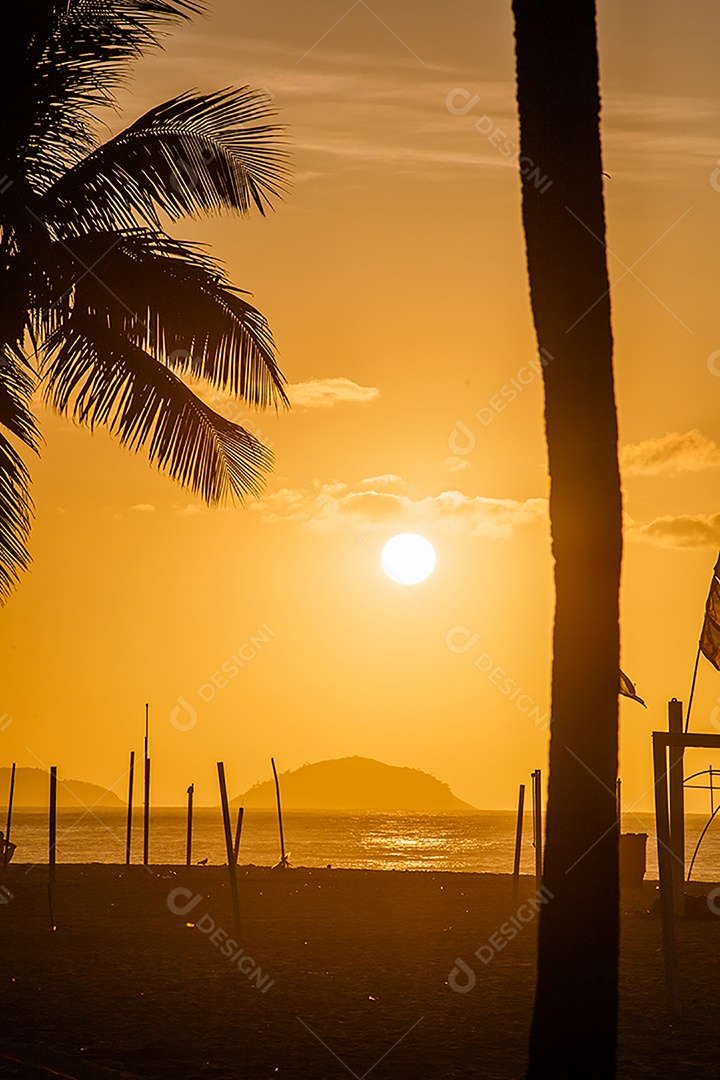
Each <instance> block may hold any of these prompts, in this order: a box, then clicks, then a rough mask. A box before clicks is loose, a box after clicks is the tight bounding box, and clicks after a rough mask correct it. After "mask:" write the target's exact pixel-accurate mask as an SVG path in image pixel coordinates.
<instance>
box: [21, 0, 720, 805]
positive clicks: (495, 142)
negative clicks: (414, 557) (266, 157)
mask: <svg viewBox="0 0 720 1080" xmlns="http://www.w3.org/2000/svg"><path fill="white" fill-rule="evenodd" d="M599 6H600V46H601V68H602V79H603V98H604V145H605V165H606V169H607V171H608V172H609V173H610V174H611V177H612V179H610V180H608V181H607V184H606V194H607V206H608V224H609V245H610V248H611V250H612V255H611V256H610V272H611V280H612V281H613V290H612V301H613V321H614V328H615V336H616V373H617V391H618V406H619V413H620V427H621V434H622V440H623V446H624V450H623V455H624V456H623V460H624V463H625V469H624V476H625V491H626V510H627V514H628V529H627V544H626V554H625V564H624V584H623V625H622V630H623V666H624V668H625V670H626V671H627V672H628V674H629V675H630V676H631V678H633V679H634V680H635V682H636V683H637V685H638V690H639V692H640V694H641V695H642V696H643V697H644V698H645V699H646V700H647V702H648V706H649V708H648V710H647V712H645V711H644V710H642V709H641V708H640V707H639V706H637V705H636V704H633V703H631V702H624V701H623V702H622V704H621V723H622V766H621V773H622V777H623V781H624V795H625V798H626V801H627V803H628V805H632V804H635V803H636V801H637V808H638V809H642V810H647V809H650V808H651V805H652V804H651V797H650V794H649V788H650V784H651V757H650V732H651V731H652V730H653V729H654V728H658V727H663V726H664V725H665V702H666V701H667V699H668V698H669V697H671V696H672V695H677V696H679V697H684V698H686V697H687V693H688V689H689V682H690V677H691V674H692V665H693V660H694V655H695V647H696V642H697V637H698V633H699V629H700V624H701V621H702V611H703V605H704V602H705V597H706V594H707V589H708V585H709V582H710V574H711V570H712V567H713V564H714V562H715V558H716V553H717V549H718V548H719V547H720V499H719V495H720V485H719V483H718V481H719V480H720V448H719V447H718V445H717V444H718V443H720V324H718V320H717V318H716V312H717V310H718V301H717V296H718V293H719V292H720V268H719V264H718V260H717V235H718V233H717V225H718V218H719V217H720V165H718V159H719V158H720V136H719V134H718V132H719V122H720V75H719V74H718V68H717V58H716V43H717V40H718V39H719V38H720V10H718V9H717V7H716V5H715V4H713V3H710V2H705V0H698V2H696V3H695V4H693V5H692V6H691V8H690V9H685V8H682V9H681V8H680V7H679V6H678V5H677V4H670V3H667V2H657V0H654V2H653V3H650V2H649V0H635V2H634V3H633V4H632V5H627V4H624V3H621V2H620V0H613V2H612V3H605V2H603V0H600V5H599ZM439 10H440V9H439V7H438V5H437V4H430V3H428V2H425V0H423V2H416V3H414V4H412V5H408V4H403V3H401V2H400V0H382V2H378V3H375V4H372V5H367V4H364V3H362V2H360V3H357V4H356V5H355V6H354V7H349V6H348V5H346V4H345V3H344V2H340V3H337V2H334V0H333V2H330V0H317V2H313V3H304V4H302V5H298V4H297V3H290V2H288V0H276V2H274V3H273V4H266V3H236V2H234V0H218V2H216V3H215V5H214V12H213V14H212V15H211V16H210V17H209V18H207V19H205V20H202V21H199V22H196V23H195V24H193V25H192V26H190V27H187V28H184V29H183V30H181V31H179V32H177V33H175V34H174V35H173V36H172V37H171V38H169V39H168V42H167V51H166V52H165V54H162V55H155V56H152V57H149V58H147V59H146V60H144V61H143V62H142V64H141V65H140V66H139V67H138V69H137V77H136V80H135V82H134V83H133V85H132V92H127V93H124V94H123V95H122V98H121V105H122V112H121V115H120V116H119V117H114V116H111V117H110V118H109V119H108V123H109V124H110V128H111V130H112V131H115V130H119V129H120V128H121V127H123V126H125V125H126V124H127V123H129V122H130V121H131V120H132V119H134V117H135V116H136V115H138V114H139V113H140V112H142V111H144V110H145V109H146V108H148V107H149V106H150V105H152V104H154V103H155V102H157V101H159V100H161V99H163V98H167V97H170V96H171V95H173V94H175V93H177V92H179V91H181V90H184V89H186V88H189V87H191V86H198V87H199V88H200V89H202V90H211V89H214V88H217V87H220V86H224V85H229V84H236V85H237V84H243V83H251V84H253V85H256V86H264V87H266V88H267V90H268V91H269V92H270V93H272V94H273V95H274V97H275V101H276V104H277V106H278V107H279V110H280V114H281V118H282V120H283V122H284V123H286V124H287V126H288V128H289V132H290V137H291V142H292V146H293V158H294V171H295V176H296V180H295V185H294V189H293V191H292V193H291V195H290V196H289V197H288V199H287V201H286V202H285V204H284V205H281V206H279V207H278V209H277V212H276V213H275V214H273V215H272V216H270V217H269V218H268V219H267V220H262V219H260V218H254V219H252V220H250V221H240V220H235V219H232V218H222V219H214V220H210V219H205V220H202V221H198V222H180V223H179V224H178V225H177V226H176V228H175V229H174V231H175V233H176V235H178V236H181V237H186V238H189V239H194V240H203V241H206V242H208V243H210V244H211V246H212V250H213V252H214V254H216V255H217V256H219V257H221V258H222V259H223V260H225V261H226V263H227V265H228V268H229V270H230V273H231V276H232V277H233V279H234V281H235V282H236V284H238V285H239V286H240V287H243V288H246V289H250V290H252V292H253V293H254V294H255V300H256V302H257V304H258V306H259V307H260V308H261V310H262V311H264V312H265V313H266V314H267V316H268V318H269V319H270V322H271V325H272V327H273V330H274V332H275V335H276V338H277V340H278V343H279V346H280V353H281V362H282V366H283V369H284V371H285V373H286V375H287V377H288V379H289V380H290V382H291V383H292V384H293V387H294V389H293V391H292V396H293V399H294V401H295V403H296V404H295V409H294V411H293V412H292V413H291V414H286V415H283V416H282V417H280V418H279V419H276V418H275V417H274V416H272V415H269V414H260V415H255V416H253V417H252V418H251V419H252V421H253V423H254V424H255V425H256V430H259V432H260V434H261V437H263V438H264V439H265V440H266V441H270V442H272V444H273V445H274V449H275V453H276V458H277V461H276V469H275V473H274V475H273V476H272V477H271V479H270V482H269V485H268V488H267V492H266V494H265V496H264V497H263V499H262V500H261V501H260V502H259V503H256V504H255V505H252V506H249V507H248V508H247V509H242V508H237V509H232V510H227V511H220V512H218V511H213V512H210V511H208V510H206V509H204V508H203V507H202V506H201V505H199V504H198V503H197V502H196V501H195V500H194V499H193V498H191V497H189V496H188V495H187V494H186V493H184V492H182V491H181V490H180V489H179V488H177V487H176V486H174V485H173V484H172V483H171V482H170V481H169V480H167V479H165V478H163V477H162V476H160V475H159V474H157V473H156V472H154V471H153V470H152V469H151V468H150V467H149V466H148V465H146V463H145V462H144V460H143V459H142V458H134V457H132V456H130V455H129V454H128V453H127V452H125V451H123V450H121V449H120V448H119V447H118V446H117V445H116V444H114V443H113V442H112V441H111V440H110V439H109V438H108V437H107V436H106V435H105V434H104V433H99V434H96V435H94V436H90V435H89V434H88V433H86V432H83V431H80V430H78V429H77V428H73V427H72V426H71V425H70V424H69V423H68V422H66V421H64V420H60V419H59V418H57V417H53V416H50V415H47V414H43V430H44V435H45V440H46V444H45V448H44V451H43V456H42V460H41V461H40V462H39V463H34V464H33V474H34V478H35V484H36V486H35V498H36V503H37V521H36V525H35V530H34V534H33V539H32V552H33V557H34V566H33V569H32V572H31V573H30V574H29V575H27V576H26V577H25V579H24V581H23V584H22V587H21V589H20V590H19V592H18V593H17V594H16V596H14V597H13V599H12V600H11V601H10V602H9V604H8V605H7V607H6V608H5V609H4V611H3V612H2V613H0V632H1V634H2V647H3V650H4V655H5V656H6V657H7V658H8V662H7V664H6V673H5V678H4V680H3V696H2V701H1V702H0V713H4V714H6V719H5V720H3V721H2V724H4V725H5V726H4V728H3V730H2V731H1V732H0V738H1V739H2V744H1V745H2V763H9V762H10V761H12V760H16V761H17V762H18V763H19V764H23V765H38V764H41V763H42V764H50V763H52V764H57V765H58V766H59V769H60V771H61V774H63V775H65V776H73V777H76V778H80V779H88V780H95V781H97V782H100V783H103V784H105V785H107V786H111V785H113V783H114V782H115V781H116V780H118V778H121V777H123V775H124V772H125V768H126V763H127V756H128V752H129V750H130V749H131V748H134V749H135V750H136V751H137V752H139V751H140V750H141V740H142V726H143V715H144V702H145V701H146V700H149V701H150V705H151V722H152V752H153V762H154V765H153V768H154V780H153V788H154V799H155V801H156V802H157V803H165V804H170V803H176V802H177V803H179V802H181V801H182V800H183V798H184V792H185V789H186V788H187V786H188V784H189V783H190V782H194V783H195V784H196V790H197V795H198V800H199V802H201V803H203V802H204V803H212V802H214V801H215V800H216V780H215V765H214V763H215V761H216V760H217V759H218V758H224V759H225V761H226V768H227V772H228V777H229V782H230V787H231V789H232V793H233V794H234V793H236V792H237V791H240V790H242V789H244V788H246V787H248V786H249V785H250V784H252V783H253V782H254V781H255V780H257V779H259V778H265V777H267V775H268V773H269V758H270V755H271V754H273V755H274V756H275V758H276V761H277V762H278V765H279V767H280V768H281V769H289V768H296V767H297V766H299V765H302V764H303V763H304V762H306V761H314V760H319V759H322V758H327V757H337V756H343V755H346V754H355V753H357V754H362V755H366V756H370V757H376V758H379V759H381V760H383V761H386V762H389V763H391V764H401V765H411V766H415V767H418V768H421V769H424V770H427V771H430V772H433V773H435V775H437V776H438V777H440V778H441V779H443V780H447V781H448V782H449V783H450V784H451V786H452V788H453V790H454V791H455V793H456V794H457V795H458V796H459V797H460V798H462V799H465V800H467V801H469V802H471V803H473V804H475V805H477V806H481V807H509V806H511V805H512V804H513V803H514V801H515V797H516V790H517V784H518V783H519V782H521V781H527V780H528V775H529V773H530V771H531V770H532V769H533V768H536V767H538V766H542V767H543V768H544V767H545V762H546V753H547V746H546V741H547V730H546V726H545V725H544V724H543V723H537V722H536V721H537V720H538V718H541V717H542V716H544V715H545V714H546V713H547V710H548V684H549V661H550V655H549V642H550V632H551V620H552V579H551V563H550V559H549V545H548V535H547V525H546V519H545V503H544V499H545V496H546V493H547V480H546V466H545V449H544V441H543V430H542V394H541V385H540V379H539V378H538V377H536V376H534V377H533V369H532V367H531V366H528V365H530V364H531V362H532V361H533V359H534V357H535V343H534V332H533V327H532V322H531V317H530V310H529V302H528V293H527V284H526V279H525V268H524V246H523V236H522V230H521V224H520V192H519V183H518V177H517V174H516V168H515V166H514V165H513V164H512V162H511V161H510V160H509V158H508V155H507V153H506V154H505V155H503V152H502V151H503V146H505V145H506V140H507V139H514V138H515V137H516V134H517V125H516V119H515V102H514V86H513V39H512V20H511V15H510V10H509V4H506V3H502V4H500V3H495V2H492V3H484V4H470V3H468V2H467V0H463V2H460V0H456V2H450V3H447V4H443V5H442V20H441V21H440V18H439V15H438V12H439ZM476 98H477V100H476ZM498 132H499V134H498ZM488 136H489V137H488ZM513 379H514V380H515V381H516V383H517V386H520V387H521V391H520V392H518V393H517V394H516V396H515V398H514V400H512V401H507V405H506V407H505V408H501V407H502V405H503V403H504V402H505V401H506V400H507V398H508V397H509V396H511V395H510V394H509V393H508V394H506V396H505V398H503V397H502V389H503V387H505V386H507V384H509V383H510V382H511V380H513ZM498 395H500V396H499V397H498ZM221 407H222V408H223V409H224V410H228V409H229V410H234V411H233V412H228V415H233V416H236V417H238V418H242V417H246V416H247V414H246V413H245V411H244V410H243V409H242V407H239V408H238V406H236V405H232V404H231V403H221ZM401 531H416V532H420V533H422V534H424V535H425V536H427V537H428V538H429V539H430V540H431V541H432V543H433V544H434V545H435V547H436V550H437V557H438V563H437V569H436V571H435V573H434V574H433V576H432V577H431V578H430V579H428V580H427V581H426V582H424V583H422V584H421V585H418V586H415V587H413V589H412V591H409V590H406V589H404V588H402V587H400V586H398V585H396V584H394V583H393V582H391V581H390V580H388V579H387V578H386V577H385V575H384V574H383V573H382V571H381V569H380V566H379V562H378V559H377V555H378V553H379V551H380V549H381V548H382V545H383V544H384V542H385V541H386V540H387V539H388V538H389V537H390V536H392V535H393V534H395V533H397V532H401ZM458 627H464V628H466V629H467V631H468V632H470V633H471V634H472V635H475V634H477V635H479V636H478V637H477V639H475V638H474V637H469V638H467V641H468V642H469V647H468V648H467V650H466V651H464V652H463V651H460V649H459V643H460V642H461V641H462V640H463V635H462V632H460V631H457V629H455V630H454V628H458ZM451 631H453V633H451V634H450V637H449V640H450V642H451V644H454V645H455V649H453V648H449V647H448V644H447V641H448V635H449V633H450V632H451ZM253 638H256V639H257V638H264V639H265V640H259V641H257V642H256V643H255V644H254V645H252V644H249V643H250V641H251V639H253ZM233 657H239V658H240V659H242V660H243V662H244V666H243V667H242V669H241V670H240V669H239V668H238V664H237V662H236V661H233V659H232V658H233ZM224 664H227V665H228V666H227V667H226V668H225V673H226V676H228V672H229V671H231V670H232V669H233V668H236V669H237V670H236V673H235V674H234V675H233V676H232V677H227V678H226V680H225V684H224V685H222V686H219V685H218V684H219V683H223V681H224V677H223V676H222V674H220V675H219V676H218V677H217V679H216V682H215V684H213V682H212V679H213V675H214V674H215V673H217V672H222V669H223V665H224ZM497 667H500V668H502V669H503V671H504V672H505V673H506V675H503V676H502V680H503V685H504V679H505V678H509V679H511V680H512V693H511V694H503V693H502V689H501V687H500V686H498V685H496V683H497V682H500V681H501V676H500V675H497V674H496V675H494V676H493V674H492V672H493V671H494V670H495V669H496V668H497ZM485 669H488V670H485ZM489 675H490V676H491V677H488V676H489ZM507 685H508V686H509V685H510V684H507ZM208 686H210V687H211V688H214V689H215V694H214V695H212V694H211V690H209V689H207V688H208ZM515 690H518V693H517V694H515ZM718 695H720V674H718V673H717V672H715V671H714V670H713V669H712V668H711V667H710V666H709V665H708V664H707V663H706V662H705V661H703V662H702V667H701V670H700V677H699V684H698V691H697V696H696V703H695V705H694V707H693V713H694V722H693V728H695V729H696V730H708V731H713V732H714V731H717V730H718V726H719V725H720V721H719V720H718V719H717V716H718V715H720V714H718V713H717V712H713V710H714V709H715V708H716V706H717V704H718V700H719V698H718ZM179 699H182V700H181V701H180V703H178V702H179ZM207 699H210V700H207ZM521 700H522V701H523V702H524V703H527V702H528V701H529V702H531V703H532V704H531V705H528V704H525V705H524V708H525V709H526V711H525V712H523V711H521V710H520V709H519V708H518V707H517V706H518V703H519V702H520V701H521ZM183 702H187V703H188V704H190V705H191V706H192V708H194V709H195V710H196V714H197V715H196V716H195V717H193V719H194V720H195V721H196V722H195V723H194V725H192V726H188V724H187V721H186V720H185V719H183V718H184V717H185V716H186V714H185V713H178V712H177V710H178V709H179V708H181V707H182V703H183ZM578 707H579V709H582V703H581V702H580V703H578ZM8 719H11V720H12V723H9V724H8V723H7V720H8ZM173 719H174V720H175V723H173ZM713 725H715V726H713ZM0 726H1V725H0ZM715 758H716V760H715V763H716V764H718V765H720V756H719V755H715ZM710 760H713V757H712V755H709V754H706V753H705V752H700V751H694V752H693V753H692V754H691V755H690V758H689V765H692V766H693V767H697V768H701V767H705V766H706V765H707V764H708V763H709V761H710ZM696 762H697V763H696ZM589 782H592V781H591V780H590V778H589ZM124 785H125V781H124V780H120V782H119V784H118V786H117V788H116V790H118V792H119V793H120V794H122V793H123V792H124ZM638 800H639V801H638ZM704 805H705V803H704V802H703V804H702V807H703V808H704ZM690 808H691V809H692V805H691V807H690Z"/></svg>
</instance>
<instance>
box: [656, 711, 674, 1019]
mask: <svg viewBox="0 0 720 1080" xmlns="http://www.w3.org/2000/svg"><path fill="white" fill-rule="evenodd" d="M653 770H654V775H655V823H656V828H657V847H658V870H659V875H660V913H661V916H662V935H663V957H664V961H665V985H666V989H667V995H668V1005H669V1007H670V1014H671V1016H672V1017H673V1019H677V1018H678V1017H679V1016H680V1011H681V1003H680V986H679V981H678V964H677V944H676V940H675V903H674V891H673V880H672V873H673V872H672V862H673V859H672V849H671V847H670V812H669V804H668V782H667V751H666V748H665V742H664V740H663V738H662V734H661V733H660V732H657V731H654V732H653Z"/></svg>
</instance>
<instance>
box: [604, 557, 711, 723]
mask: <svg viewBox="0 0 720 1080" xmlns="http://www.w3.org/2000/svg"><path fill="white" fill-rule="evenodd" d="M718 561H720V560H718ZM620 693H621V694H622V696H623V697H629V698H630V700H631V701H637V703H638V704H639V705H642V707H643V709H647V705H646V704H645V702H644V701H643V699H642V698H641V697H638V696H637V694H636V693H635V683H633V682H630V679H628V677H627V675H626V674H625V672H624V671H622V669H621V671H620Z"/></svg>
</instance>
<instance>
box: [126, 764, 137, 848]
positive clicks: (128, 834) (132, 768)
mask: <svg viewBox="0 0 720 1080" xmlns="http://www.w3.org/2000/svg"><path fill="white" fill-rule="evenodd" d="M134 780H135V751H134V750H131V751H130V770H129V772H128V808H127V830H126V832H125V865H126V866H129V865H130V846H131V844H132V815H133V783H134Z"/></svg>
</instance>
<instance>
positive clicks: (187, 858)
mask: <svg viewBox="0 0 720 1080" xmlns="http://www.w3.org/2000/svg"><path fill="white" fill-rule="evenodd" d="M194 794H195V785H194V784H191V785H190V787H189V788H188V789H187V797H188V807H187V844H186V845H185V865H186V866H190V865H191V864H192V827H193V795H194Z"/></svg>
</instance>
